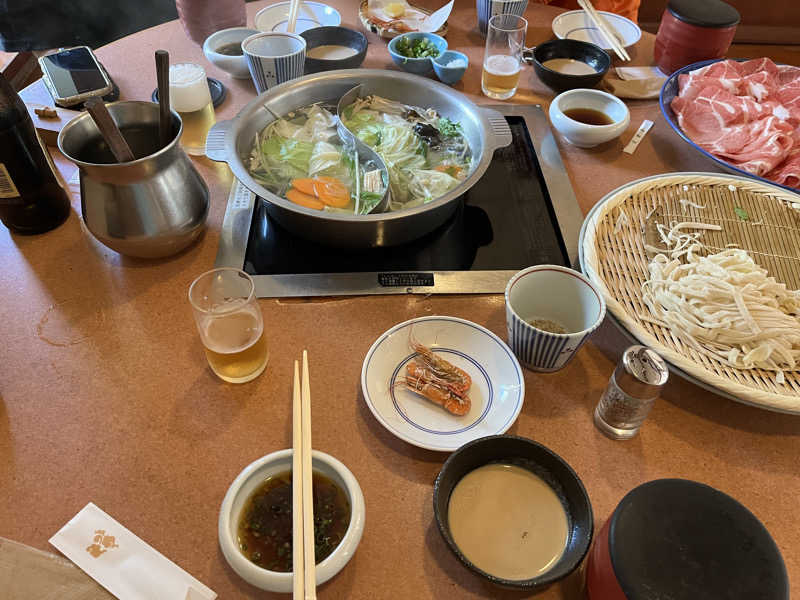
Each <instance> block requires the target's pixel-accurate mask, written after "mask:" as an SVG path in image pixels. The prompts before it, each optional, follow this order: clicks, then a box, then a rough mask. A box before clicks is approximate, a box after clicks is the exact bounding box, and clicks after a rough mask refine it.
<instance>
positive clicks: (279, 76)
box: [242, 31, 306, 94]
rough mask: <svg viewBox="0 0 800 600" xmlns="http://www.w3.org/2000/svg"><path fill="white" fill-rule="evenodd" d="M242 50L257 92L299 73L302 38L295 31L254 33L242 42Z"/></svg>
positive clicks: (302, 63) (303, 55)
mask: <svg viewBox="0 0 800 600" xmlns="http://www.w3.org/2000/svg"><path fill="white" fill-rule="evenodd" d="M242 50H243V51H244V56H245V59H246V60H247V68H248V69H249V70H250V76H251V77H252V78H253V83H254V84H255V86H256V91H257V92H258V93H259V94H261V93H262V92H265V91H267V90H268V89H269V88H271V87H275V86H276V85H279V84H281V83H284V82H286V81H290V80H292V79H296V78H297V77H302V76H303V69H304V67H305V62H306V41H305V39H303V38H302V37H301V36H299V35H297V34H296V33H285V32H279V31H269V32H263V33H256V34H254V35H251V36H250V37H248V38H246V39H245V40H244V41H243V42H242Z"/></svg>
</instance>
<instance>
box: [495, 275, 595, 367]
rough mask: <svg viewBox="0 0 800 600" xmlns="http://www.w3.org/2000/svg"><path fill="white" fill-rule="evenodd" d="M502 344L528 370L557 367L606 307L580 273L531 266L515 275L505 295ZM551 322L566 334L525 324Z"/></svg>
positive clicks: (588, 333)
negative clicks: (505, 331)
mask: <svg viewBox="0 0 800 600" xmlns="http://www.w3.org/2000/svg"><path fill="white" fill-rule="evenodd" d="M505 301H506V327H507V329H508V344H509V346H511V349H512V350H513V352H514V355H515V356H516V357H517V359H519V362H520V363H522V364H523V365H524V366H525V367H527V368H529V369H531V370H533V371H558V370H559V369H562V368H563V367H564V366H565V365H566V364H567V363H568V362H569V361H570V360H572V357H573V356H575V354H576V353H577V352H578V350H579V349H580V347H581V346H583V344H584V343H585V342H586V340H588V339H589V337H590V336H591V335H592V333H593V332H594V330H595V329H597V328H598V327H599V326H600V323H602V322H603V319H604V318H605V316H606V303H605V301H604V300H603V297H602V296H601V295H600V292H599V291H598V290H597V288H596V287H595V286H594V284H593V283H592V282H591V281H589V280H588V279H587V278H586V277H584V276H583V275H582V274H581V273H578V272H577V271H573V270H572V269H568V268H566V267H561V266H558V265H536V266H534V267H528V268H527V269H523V270H522V271H520V272H519V273H517V274H515V275H514V276H513V277H512V278H511V279H510V281H509V282H508V285H507V286H506V293H505ZM534 320H547V321H554V322H555V323H557V324H559V325H561V326H562V327H563V328H564V330H565V331H566V333H553V332H550V331H545V330H544V329H539V328H538V327H535V326H533V325H532V324H531V321H534Z"/></svg>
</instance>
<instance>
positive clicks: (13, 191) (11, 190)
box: [0, 163, 20, 199]
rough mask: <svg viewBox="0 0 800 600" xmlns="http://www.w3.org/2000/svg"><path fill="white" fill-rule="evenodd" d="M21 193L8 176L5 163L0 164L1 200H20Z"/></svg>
mask: <svg viewBox="0 0 800 600" xmlns="http://www.w3.org/2000/svg"><path fill="white" fill-rule="evenodd" d="M19 196H20V193H19V190H17V186H15V185H14V180H13V179H11V175H9V174H8V169H6V166H5V165H4V164H3V163H0V199H3V198H19Z"/></svg>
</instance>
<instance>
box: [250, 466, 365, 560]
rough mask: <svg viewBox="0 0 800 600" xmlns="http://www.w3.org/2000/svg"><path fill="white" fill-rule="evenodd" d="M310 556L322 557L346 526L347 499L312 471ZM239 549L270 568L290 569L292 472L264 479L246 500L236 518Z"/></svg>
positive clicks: (324, 477) (347, 516) (325, 478)
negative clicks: (312, 530)
mask: <svg viewBox="0 0 800 600" xmlns="http://www.w3.org/2000/svg"><path fill="white" fill-rule="evenodd" d="M312 483H313V489H314V546H315V547H314V555H315V559H316V562H317V564H319V563H320V562H321V561H323V560H325V558H327V557H328V555H329V554H330V553H331V552H333V550H334V549H335V548H336V546H338V545H339V543H340V542H341V541H342V538H343V537H344V534H345V532H346V531H347V528H348V526H349V525H350V502H349V500H348V498H347V495H346V494H345V492H344V491H343V490H342V489H341V488H340V487H339V486H338V485H337V484H336V483H334V482H333V480H331V479H330V478H328V477H326V476H325V475H322V474H320V473H317V472H316V471H315V472H314V474H313V482H312ZM238 534H239V549H240V550H241V552H242V554H244V555H245V556H246V557H247V558H248V559H250V560H251V561H252V562H254V563H255V564H257V565H258V566H260V567H263V568H265V569H269V570H270V571H281V572H290V571H291V570H292V472H291V471H285V472H283V473H279V474H277V475H274V476H272V477H270V478H269V479H267V480H266V481H265V482H264V483H263V484H261V486H259V487H258V488H257V489H256V490H255V491H254V492H253V494H252V495H251V496H250V498H249V499H248V500H247V503H246V504H245V506H244V508H243V509H242V512H241V517H240V518H239V529H238Z"/></svg>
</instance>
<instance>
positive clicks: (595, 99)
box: [549, 89, 631, 148]
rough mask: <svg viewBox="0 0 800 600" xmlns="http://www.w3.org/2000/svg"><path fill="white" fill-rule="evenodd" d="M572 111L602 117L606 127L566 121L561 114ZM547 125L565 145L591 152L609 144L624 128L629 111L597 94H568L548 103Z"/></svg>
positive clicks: (583, 91)
mask: <svg viewBox="0 0 800 600" xmlns="http://www.w3.org/2000/svg"><path fill="white" fill-rule="evenodd" d="M573 109H590V110H594V111H599V112H601V113H605V114H606V115H607V116H608V117H609V119H611V124H610V125H588V124H586V123H583V122H581V121H576V120H574V119H571V118H569V117H568V116H567V115H565V114H564V113H565V112H567V111H570V110H573ZM549 112H550V123H551V124H552V125H553V127H555V128H556V129H557V130H558V132H559V133H560V134H561V135H563V136H564V137H565V138H566V140H567V141H568V142H570V143H571V144H573V145H575V146H578V147H579V148H591V147H593V146H597V145H598V144H602V143H605V142H608V141H610V140H613V139H614V138H616V137H619V135H620V134H621V133H622V132H623V131H625V130H626V129H627V128H628V125H629V124H630V121H631V115H630V111H628V107H627V106H625V103H624V102H623V101H622V100H620V99H619V98H617V97H616V96H612V95H611V94H608V93H606V92H601V91H600V90H586V89H578V90H569V91H567V92H563V93H561V94H559V95H558V96H556V97H555V98H554V99H553V101H552V102H551V103H550V111H549Z"/></svg>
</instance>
